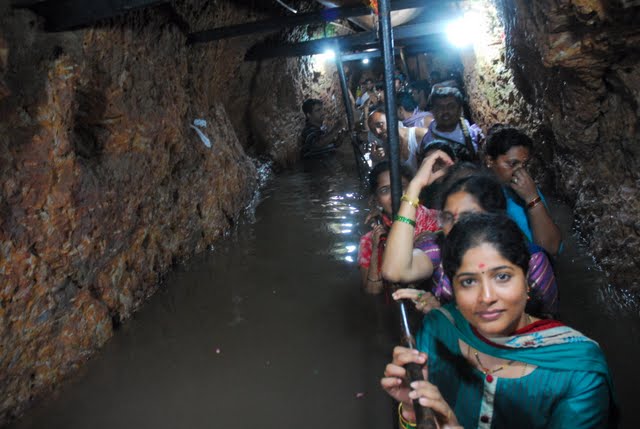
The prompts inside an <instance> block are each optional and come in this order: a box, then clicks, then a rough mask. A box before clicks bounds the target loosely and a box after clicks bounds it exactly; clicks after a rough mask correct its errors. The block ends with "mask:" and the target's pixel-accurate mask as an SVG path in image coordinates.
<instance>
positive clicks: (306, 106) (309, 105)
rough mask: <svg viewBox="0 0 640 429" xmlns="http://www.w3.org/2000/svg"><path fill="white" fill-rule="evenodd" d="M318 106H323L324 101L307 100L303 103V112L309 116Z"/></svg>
mask: <svg viewBox="0 0 640 429" xmlns="http://www.w3.org/2000/svg"><path fill="white" fill-rule="evenodd" d="M318 104H319V105H320V106H322V101H321V100H318V99H317V98H307V99H306V100H304V103H302V111H303V112H304V114H305V115H308V114H309V113H311V112H312V111H313V107H314V106H316V105H318Z"/></svg>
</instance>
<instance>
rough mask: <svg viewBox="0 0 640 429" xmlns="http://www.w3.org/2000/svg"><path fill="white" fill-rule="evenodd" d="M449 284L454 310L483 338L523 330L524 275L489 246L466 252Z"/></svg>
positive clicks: (524, 319) (525, 296)
mask: <svg viewBox="0 0 640 429" xmlns="http://www.w3.org/2000/svg"><path fill="white" fill-rule="evenodd" d="M452 281H453V290H454V294H455V299H456V304H457V305H458V309H459V310H460V312H461V313H462V315H463V316H464V318H465V319H467V321H468V322H469V323H470V324H471V325H472V326H473V327H475V328H476V329H477V330H478V332H480V333H481V334H482V335H483V336H485V337H487V338H490V337H500V336H508V335H511V334H513V332H514V331H516V330H517V329H520V328H523V327H524V326H526V316H525V314H524V308H525V306H526V304H527V279H526V275H525V273H524V272H523V271H522V268H520V267H519V266H517V265H514V264H513V263H511V262H510V261H509V260H508V259H505V258H504V257H503V256H502V255H501V254H500V252H498V250H497V249H496V248H495V247H494V246H493V245H492V244H489V243H482V244H481V245H479V246H477V247H472V248H471V249H469V250H467V251H466V253H465V254H464V257H463V258H462V264H461V265H460V268H459V269H458V271H457V272H456V274H455V276H454V277H453V279H452Z"/></svg>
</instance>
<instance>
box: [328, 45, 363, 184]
mask: <svg viewBox="0 0 640 429" xmlns="http://www.w3.org/2000/svg"><path fill="white" fill-rule="evenodd" d="M334 51H335V53H336V68H337V69H338V77H339V78H340V88H341V89H342V101H343V102H344V109H345V111H346V112H347V124H348V125H349V137H350V139H351V146H352V147H353V155H354V157H355V161H356V168H357V169H358V178H359V179H360V181H361V182H362V181H363V180H364V172H363V171H362V162H361V161H360V147H359V143H358V141H357V139H356V137H355V133H354V131H355V126H354V123H355V121H354V119H353V106H352V105H351V97H349V86H348V85H347V75H346V74H345V72H344V66H343V64H342V54H341V53H340V49H339V47H338V46H336V47H335V48H334Z"/></svg>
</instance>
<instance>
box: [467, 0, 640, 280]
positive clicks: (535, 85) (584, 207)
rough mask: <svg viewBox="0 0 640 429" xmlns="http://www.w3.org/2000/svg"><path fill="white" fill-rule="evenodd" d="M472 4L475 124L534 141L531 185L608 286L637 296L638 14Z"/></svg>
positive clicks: (596, 4) (589, 3) (567, 3)
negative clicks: (548, 199)
mask: <svg viewBox="0 0 640 429" xmlns="http://www.w3.org/2000/svg"><path fill="white" fill-rule="evenodd" d="M477 3H478V2H476V4H477ZM480 3H484V13H485V16H486V17H487V22H488V23H489V24H490V25H489V29H490V30H491V31H490V33H489V36H488V40H487V41H486V42H487V43H485V44H484V45H483V46H482V47H481V48H476V51H475V53H474V54H473V55H470V54H467V55H464V65H465V82H466V86H467V90H468V91H469V94H470V100H471V105H472V106H471V107H472V110H473V111H474V116H475V119H476V121H477V122H479V123H480V124H481V125H482V126H483V127H485V129H486V128H487V127H489V126H491V125H492V124H494V123H497V122H501V123H510V124H515V125H517V126H520V127H522V128H524V129H525V130H526V131H527V132H528V133H529V134H530V135H531V136H533V138H534V141H535V144H536V145H537V147H536V152H537V154H536V155H537V161H538V162H539V163H540V164H541V165H544V169H538V172H540V177H539V178H540V181H541V182H542V183H543V184H545V185H547V187H551V188H552V190H554V191H555V193H556V194H557V195H558V196H560V197H561V198H562V199H564V200H565V201H566V202H568V203H569V204H570V205H571V206H572V207H573V208H574V213H575V216H576V222H577V226H578V230H579V232H580V233H581V235H582V237H583V238H584V239H585V242H586V244H587V245H588V247H589V249H590V251H591V252H592V254H593V255H594V257H595V258H596V260H597V262H598V263H599V264H600V265H601V266H602V268H604V269H605V271H606V272H607V274H608V276H609V278H610V280H611V283H612V284H614V285H616V286H618V287H621V288H625V289H630V290H634V291H636V292H638V291H640V282H639V281H638V278H639V276H640V253H638V251H637V249H638V246H639V245H640V174H639V168H640V157H639V155H640V135H639V133H640V130H639V129H638V118H639V116H638V114H639V113H640V112H639V110H638V104H639V102H640V49H639V48H638V47H639V46H640V26H638V25H637V22H638V18H639V17H640V4H639V3H638V2H635V1H631V2H629V1H615V0H611V1H606V0H600V1H598V0H542V1H535V2H531V1H526V0H493V1H483V2H480ZM492 21H493V24H491V22H492Z"/></svg>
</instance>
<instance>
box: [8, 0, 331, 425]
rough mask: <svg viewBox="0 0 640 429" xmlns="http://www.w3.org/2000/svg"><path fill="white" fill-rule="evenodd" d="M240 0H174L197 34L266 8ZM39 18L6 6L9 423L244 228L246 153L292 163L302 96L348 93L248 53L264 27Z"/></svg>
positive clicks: (301, 69) (294, 65) (291, 65)
mask: <svg viewBox="0 0 640 429" xmlns="http://www.w3.org/2000/svg"><path fill="white" fill-rule="evenodd" d="M235 3H237V2H231V1H216V2H210V1H206V0H193V1H189V2H183V1H177V2H174V3H173V5H174V7H175V9H176V11H177V12H178V14H180V15H181V16H182V17H183V18H184V19H185V20H186V21H187V22H188V23H189V26H190V27H192V28H191V29H192V30H203V29H208V28H213V27H216V26H221V25H225V24H234V23H239V22H247V21H249V20H253V19H258V18H260V16H259V15H258V13H263V12H262V11H261V9H257V10H259V12H257V13H256V12H255V11H254V12H252V11H249V10H248V9H245V8H246V6H243V5H242V4H239V5H238V4H235ZM41 26H42V21H41V19H40V18H38V17H36V16H35V15H33V14H31V13H30V12H27V11H24V10H13V9H10V8H9V6H8V4H7V2H4V3H2V5H0V396H1V397H2V401H0V425H2V424H3V423H5V422H6V421H7V420H9V419H11V418H12V417H14V416H16V415H18V414H20V413H21V412H22V411H23V410H24V408H25V407H26V406H27V405H28V404H29V403H30V402H31V401H32V400H33V399H34V398H37V397H38V396H40V395H42V394H43V393H45V392H46V391H48V390H49V389H51V387H52V386H55V385H56V384H57V383H59V382H60V381H62V380H63V379H64V378H65V377H66V376H67V375H68V374H70V373H72V372H73V371H74V370H75V369H76V368H78V366H79V365H81V364H82V363H83V362H84V361H85V360H86V359H87V358H88V357H89V356H90V355H91V354H92V353H93V352H94V351H95V350H96V349H97V348H98V347H100V346H101V345H102V344H104V342H105V341H107V339H108V338H109V337H110V336H111V335H112V327H113V321H121V320H124V319H126V318H127V317H129V316H130V315H131V313H132V312H133V311H135V310H136V309H137V308H139V306H140V305H141V304H142V303H143V302H144V300H145V299H146V298H147V297H148V296H150V295H151V294H152V293H153V292H154V291H155V290H156V288H157V285H158V279H159V276H161V275H162V273H163V272H165V271H166V270H167V269H168V268H169V267H170V266H171V264H172V263H173V262H174V261H176V260H180V259H182V258H185V257H188V256H190V255H192V254H193V253H194V252H198V251H201V250H204V249H205V248H206V246H207V245H208V244H210V243H212V242H213V241H215V240H217V239H219V238H220V237H221V235H222V234H223V232H224V231H225V230H226V229H228V228H230V227H231V226H232V225H233V224H234V221H235V219H236V217H237V216H238V214H239V213H240V212H241V211H242V210H243V208H244V207H245V205H246V203H247V202H248V201H249V200H250V198H251V196H252V194H253V192H254V191H255V187H256V185H257V177H256V169H255V166H254V163H253V161H252V160H251V158H249V157H248V156H247V154H246V152H245V148H250V147H251V146H252V143H251V141H252V140H255V138H256V136H258V135H259V136H260V137H261V138H262V139H263V147H262V149H261V150H256V151H254V153H255V154H256V155H261V154H263V153H267V154H270V155H271V156H272V157H273V158H274V159H275V161H277V162H281V163H285V162H287V161H288V160H291V159H293V158H295V157H296V156H297V153H298V140H297V138H296V136H297V134H298V133H299V131H300V129H301V128H302V126H303V120H302V113H301V112H300V110H299V109H300V103H301V101H302V100H303V98H304V97H305V96H306V93H308V94H312V95H313V94H316V95H317V94H319V93H322V94H323V98H324V99H326V100H331V97H332V94H331V91H333V89H331V88H336V83H335V80H333V79H334V77H333V75H332V74H327V75H326V77H323V78H322V79H321V82H320V83H319V84H314V83H311V84H310V86H309V87H308V88H307V90H303V89H302V88H301V82H302V80H303V79H306V78H308V75H309V73H310V72H309V66H308V61H309V60H308V59H306V60H272V61H270V62H268V63H266V64H250V63H244V62H243V58H244V53H245V51H246V49H248V48H249V47H250V46H251V45H252V44H253V43H255V42H256V41H257V40H258V36H246V37H242V38H237V39H230V40H225V41H220V42H215V43H211V44H205V45H197V46H191V47H190V46H187V45H186V36H185V35H184V34H183V33H182V32H181V31H180V29H179V28H178V27H177V26H176V25H174V24H172V23H171V22H168V20H167V17H166V16H165V15H163V14H162V13H161V12H160V11H158V10H155V9H150V10H145V11H139V12H135V13H131V14H128V15H127V16H126V17H123V18H119V19H115V20H112V21H111V22H106V23H103V24H101V25H99V26H96V27H93V28H89V29H86V30H79V31H73V32H66V33H56V34H46V33H43V32H42V31H41ZM259 37H264V36H259ZM294 38H295V36H294ZM253 93H255V94H257V96H256V97H253V96H252V94H253ZM255 109H260V111H259V112H256V111H255ZM335 111H336V108H334V109H333V112H334V113H333V114H334V115H335ZM230 112H231V113H230ZM195 119H204V120H206V122H207V126H206V127H203V128H200V130H201V131H202V132H203V133H204V134H205V135H206V136H207V137H208V138H209V139H210V141H211V143H212V147H211V148H208V147H206V146H205V144H203V141H202V140H201V139H200V137H199V135H198V134H197V132H196V130H194V129H193V128H192V127H191V126H190V125H191V124H192V123H193V121H194V120H195ZM252 121H253V122H252ZM238 136H240V137H241V138H242V141H240V140H239V139H238Z"/></svg>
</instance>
